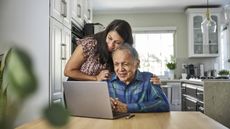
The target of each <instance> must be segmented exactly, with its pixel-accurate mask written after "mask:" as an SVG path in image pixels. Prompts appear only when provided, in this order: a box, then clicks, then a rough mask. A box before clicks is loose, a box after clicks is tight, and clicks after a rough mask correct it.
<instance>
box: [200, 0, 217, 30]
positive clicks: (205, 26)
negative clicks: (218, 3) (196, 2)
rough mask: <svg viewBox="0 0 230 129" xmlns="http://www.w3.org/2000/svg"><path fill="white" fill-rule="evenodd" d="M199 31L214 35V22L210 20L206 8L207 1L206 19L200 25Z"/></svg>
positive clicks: (208, 11)
mask: <svg viewBox="0 0 230 129" xmlns="http://www.w3.org/2000/svg"><path fill="white" fill-rule="evenodd" d="M201 31H202V33H208V32H212V33H216V22H215V21H214V20H213V19H212V17H211V14H210V10H209V8H208V0H207V11H206V17H205V19H204V21H203V22H202V23H201Z"/></svg>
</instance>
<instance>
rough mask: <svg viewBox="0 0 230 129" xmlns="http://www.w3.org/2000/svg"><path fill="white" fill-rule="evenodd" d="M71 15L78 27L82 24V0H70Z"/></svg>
mask: <svg viewBox="0 0 230 129" xmlns="http://www.w3.org/2000/svg"><path fill="white" fill-rule="evenodd" d="M71 15H72V19H73V22H74V23H75V24H76V25H78V26H79V27H80V28H82V27H83V26H84V16H83V15H84V1H83V0H71Z"/></svg>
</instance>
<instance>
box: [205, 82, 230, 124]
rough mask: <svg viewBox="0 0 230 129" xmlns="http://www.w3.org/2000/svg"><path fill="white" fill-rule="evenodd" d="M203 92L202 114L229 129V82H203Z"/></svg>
mask: <svg viewBox="0 0 230 129" xmlns="http://www.w3.org/2000/svg"><path fill="white" fill-rule="evenodd" d="M204 90H205V93H204V114H205V115H207V116H209V117H211V118H213V119H214V120H216V121H218V122H220V123H221V124H223V125H225V126H226V127H228V128H230V115H229V114H230V110H229V107H230V101H229V98H230V94H229V93H230V80H229V79H227V80H205V81H204Z"/></svg>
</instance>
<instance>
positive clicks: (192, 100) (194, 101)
mask: <svg viewBox="0 0 230 129" xmlns="http://www.w3.org/2000/svg"><path fill="white" fill-rule="evenodd" d="M186 99H187V100H189V101H191V102H193V103H197V101H196V100H194V99H190V98H188V97H186Z"/></svg>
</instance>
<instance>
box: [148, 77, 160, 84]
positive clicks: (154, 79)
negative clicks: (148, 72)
mask: <svg viewBox="0 0 230 129" xmlns="http://www.w3.org/2000/svg"><path fill="white" fill-rule="evenodd" d="M150 81H151V82H152V83H153V84H155V85H160V84H161V80H160V78H159V77H158V76H156V75H153V76H152V78H151V80H150Z"/></svg>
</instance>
